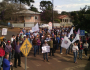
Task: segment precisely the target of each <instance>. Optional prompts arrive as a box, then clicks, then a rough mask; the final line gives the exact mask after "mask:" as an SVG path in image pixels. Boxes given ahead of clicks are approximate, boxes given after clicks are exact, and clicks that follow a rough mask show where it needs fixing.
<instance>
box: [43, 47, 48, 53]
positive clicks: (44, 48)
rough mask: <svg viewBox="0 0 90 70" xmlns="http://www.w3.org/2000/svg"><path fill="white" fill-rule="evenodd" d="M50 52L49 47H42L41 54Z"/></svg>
mask: <svg viewBox="0 0 90 70" xmlns="http://www.w3.org/2000/svg"><path fill="white" fill-rule="evenodd" d="M46 52H50V46H43V47H42V53H46Z"/></svg>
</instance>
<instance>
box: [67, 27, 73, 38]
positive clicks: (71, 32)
mask: <svg viewBox="0 0 90 70" xmlns="http://www.w3.org/2000/svg"><path fill="white" fill-rule="evenodd" d="M71 34H73V27H72V29H71V31H70V33H69V34H68V38H70V36H71Z"/></svg>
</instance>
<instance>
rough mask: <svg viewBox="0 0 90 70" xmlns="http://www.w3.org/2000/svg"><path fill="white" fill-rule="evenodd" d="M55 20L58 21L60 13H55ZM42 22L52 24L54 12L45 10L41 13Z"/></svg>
mask: <svg viewBox="0 0 90 70" xmlns="http://www.w3.org/2000/svg"><path fill="white" fill-rule="evenodd" d="M54 19H58V12H57V11H54ZM41 20H42V21H45V22H52V11H50V10H45V11H43V12H42V13H41Z"/></svg>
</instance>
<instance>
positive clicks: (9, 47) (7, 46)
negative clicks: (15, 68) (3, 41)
mask: <svg viewBox="0 0 90 70" xmlns="http://www.w3.org/2000/svg"><path fill="white" fill-rule="evenodd" d="M5 52H6V53H8V54H9V61H11V56H12V46H11V42H10V41H9V40H8V41H7V45H6V47H5Z"/></svg>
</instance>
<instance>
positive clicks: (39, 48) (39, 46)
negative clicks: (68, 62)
mask: <svg viewBox="0 0 90 70" xmlns="http://www.w3.org/2000/svg"><path fill="white" fill-rule="evenodd" d="M39 49H40V45H38V54H39Z"/></svg>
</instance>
